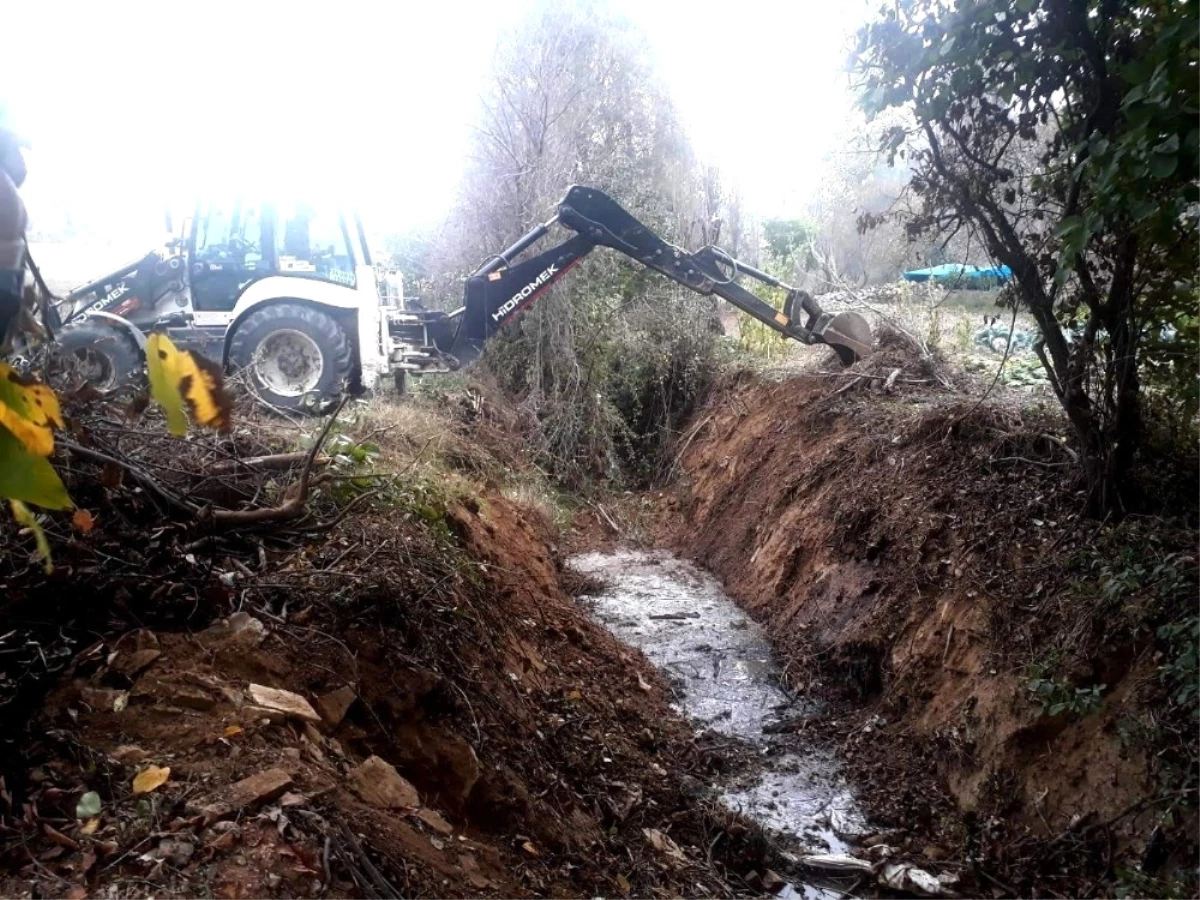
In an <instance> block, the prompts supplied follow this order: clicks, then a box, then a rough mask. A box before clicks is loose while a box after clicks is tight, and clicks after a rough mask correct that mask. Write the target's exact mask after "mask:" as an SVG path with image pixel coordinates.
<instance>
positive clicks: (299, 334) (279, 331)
mask: <svg viewBox="0 0 1200 900" xmlns="http://www.w3.org/2000/svg"><path fill="white" fill-rule="evenodd" d="M229 361H230V362H231V363H232V364H233V365H234V366H235V367H236V368H238V369H244V370H246V371H247V373H248V375H249V379H250V385H251V387H252V388H253V389H254V391H255V393H257V394H258V396H259V397H261V398H262V399H263V400H264V401H265V402H267V403H269V404H270V405H271V406H274V407H276V408H278V409H289V410H298V411H312V410H314V408H319V407H320V406H321V405H323V403H324V402H325V401H327V400H332V399H334V398H336V397H337V396H339V395H340V394H341V393H342V391H343V390H344V389H345V385H346V383H347V380H348V379H349V378H350V375H351V369H352V365H353V363H352V353H351V347H350V339H349V338H348V337H347V336H346V331H345V329H343V328H342V326H341V325H339V324H338V323H337V321H336V320H335V319H334V318H333V317H332V316H330V315H328V314H327V313H324V312H322V311H321V310H319V309H314V308H313V307H311V306H304V305H302V304H299V303H276V304H273V305H271V306H267V307H264V308H262V309H259V310H256V311H255V312H252V313H251V314H250V315H249V316H247V317H246V319H245V320H244V321H243V322H242V324H241V325H239V326H238V328H237V331H235V332H234V333H233V338H232V339H231V340H230V342H229Z"/></svg>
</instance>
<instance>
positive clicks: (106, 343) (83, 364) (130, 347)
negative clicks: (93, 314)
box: [56, 319, 144, 392]
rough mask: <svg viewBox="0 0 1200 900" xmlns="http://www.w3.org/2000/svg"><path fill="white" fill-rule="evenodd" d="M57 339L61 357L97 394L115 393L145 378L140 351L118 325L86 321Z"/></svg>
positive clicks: (60, 333)
mask: <svg viewBox="0 0 1200 900" xmlns="http://www.w3.org/2000/svg"><path fill="white" fill-rule="evenodd" d="M56 338H57V341H58V353H59V355H60V357H61V358H64V360H65V361H66V362H67V364H68V365H69V366H70V367H71V368H72V369H73V370H74V371H75V372H76V373H77V374H78V375H79V376H80V377H82V378H83V379H84V381H86V382H87V383H88V384H90V385H91V386H92V387H94V388H95V389H96V390H98V391H103V392H108V391H112V390H116V389H117V388H119V387H123V386H124V385H127V384H130V383H132V382H135V381H137V380H139V379H140V378H141V377H142V373H143V362H144V358H143V356H142V351H141V348H140V347H138V343H137V341H136V340H135V339H134V337H133V335H132V334H130V333H129V332H128V331H125V330H124V329H123V328H121V327H120V326H119V325H115V324H109V323H108V322H101V321H96V320H94V319H84V320H83V321H80V322H73V323H71V324H69V325H65V326H63V328H62V329H61V330H60V331H59V332H58V334H57V335H56Z"/></svg>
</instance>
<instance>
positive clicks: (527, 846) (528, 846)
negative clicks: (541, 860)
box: [521, 841, 541, 856]
mask: <svg viewBox="0 0 1200 900" xmlns="http://www.w3.org/2000/svg"><path fill="white" fill-rule="evenodd" d="M521 849H522V850H524V851H525V852H526V853H528V854H529V855H530V856H540V855H541V854H540V853H538V852H537V848H536V847H535V846H533V844H532V843H531V842H530V841H526V842H525V843H523V844H522V845H521Z"/></svg>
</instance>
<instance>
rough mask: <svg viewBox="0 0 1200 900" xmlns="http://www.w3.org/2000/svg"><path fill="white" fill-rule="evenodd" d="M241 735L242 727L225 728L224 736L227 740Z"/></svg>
mask: <svg viewBox="0 0 1200 900" xmlns="http://www.w3.org/2000/svg"><path fill="white" fill-rule="evenodd" d="M241 733H242V726H241V725H229V726H227V727H226V728H225V732H224V736H225V737H227V738H231V737H233V736H234V735H238V734H241Z"/></svg>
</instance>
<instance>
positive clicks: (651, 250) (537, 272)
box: [438, 186, 872, 366]
mask: <svg viewBox="0 0 1200 900" xmlns="http://www.w3.org/2000/svg"><path fill="white" fill-rule="evenodd" d="M555 224H560V225H562V226H564V227H566V228H567V229H569V230H571V231H574V232H575V234H574V236H572V237H570V238H568V239H567V240H566V241H564V242H563V243H561V244H559V245H558V246H556V247H553V248H551V249H549V250H546V251H544V252H542V253H539V254H538V255H536V256H533V257H530V258H529V259H527V260H524V261H523V262H514V261H515V260H516V258H517V257H518V256H520V255H521V254H522V253H523V252H524V251H526V250H528V249H529V248H530V247H532V246H533V245H534V244H535V243H537V242H538V241H539V240H541V239H542V238H543V237H545V236H546V234H547V233H548V232H549V231H550V229H551V227H553V226H554V225H555ZM601 246H603V247H610V248H611V249H613V250H617V251H619V252H621V253H624V254H625V255H626V256H629V257H631V258H633V259H635V260H637V261H638V262H640V263H641V264H642V265H644V266H648V267H649V268H651V269H654V270H656V271H658V272H661V273H662V274H663V275H666V276H667V277H668V278H670V279H671V280H672V281H677V282H679V283H680V284H682V285H684V286H685V287H688V288H691V289H692V290H693V291H696V292H697V293H700V294H716V295H717V296H718V297H721V298H723V299H725V300H728V301H729V302H730V303H732V304H733V305H734V306H736V307H737V308H738V309H740V310H742V311H743V312H745V313H747V314H748V315H751V316H753V317H754V318H755V319H757V320H758V321H760V322H762V323H763V324H765V325H767V326H768V327H769V328H773V329H774V330H775V331H777V332H779V333H780V334H782V335H784V336H785V337H789V338H793V339H795V340H798V341H801V342H802V343H805V344H822V343H823V344H828V345H829V346H831V347H832V348H833V349H834V350H835V351H836V352H837V355H838V357H839V359H840V360H841V362H842V364H843V365H847V366H848V365H851V364H852V363H853V362H855V361H856V360H857V359H859V358H860V357H863V356H866V355H867V354H869V353H870V352H871V340H872V339H871V329H870V326H869V325H867V322H866V320H865V319H863V317H862V316H860V315H858V314H857V313H852V312H843V313H839V314H838V315H836V316H835V315H832V314H830V313H827V312H824V311H823V310H822V309H821V307H820V306H819V305H818V304H817V302H816V301H815V300H814V299H813V298H812V297H811V296H810V295H809V294H807V293H806V292H804V291H802V290H799V289H797V288H793V287H790V286H789V285H787V284H784V283H783V282H781V281H779V279H777V278H773V277H772V276H770V275H768V274H767V273H766V272H763V271H760V270H759V269H756V268H754V267H753V266H750V265H747V264H746V263H743V262H739V261H738V260H736V259H734V258H733V257H731V256H729V255H728V254H727V253H725V252H724V251H722V250H720V249H719V248H717V247H713V246H708V247H704V248H702V249H700V250H697V251H696V252H695V253H690V252H688V251H687V250H683V249H681V248H679V247H676V246H674V245H672V244H669V243H667V242H666V241H664V240H663V239H662V238H660V237H659V236H658V235H656V234H655V233H654V232H653V231H651V230H650V229H649V228H647V227H646V226H645V225H643V224H642V223H641V222H639V221H638V220H637V219H635V218H634V217H633V216H631V215H630V214H629V213H628V212H627V211H626V210H625V209H623V208H622V207H621V205H620V204H619V203H617V202H616V201H615V200H613V199H612V198H611V197H609V196H608V195H607V194H605V193H604V192H603V191H599V190H596V189H595V188H585V187H578V186H576V187H572V188H571V189H570V190H569V191H567V195H566V197H565V198H564V199H563V201H562V203H560V204H559V207H558V212H557V213H555V215H554V216H553V217H552V218H551V219H550V220H549V221H546V222H544V223H542V224H541V225H538V226H537V227H535V228H533V229H532V230H530V231H529V232H528V233H527V234H525V235H524V236H522V237H521V238H520V240H518V241H517V242H516V243H514V244H513V245H512V246H511V247H509V248H508V249H506V250H505V251H504V252H503V253H500V254H498V255H497V256H493V257H492V258H491V259H489V260H487V261H486V262H485V263H484V264H483V265H482V266H480V267H479V268H478V269H477V270H476V271H475V272H474V273H473V274H472V275H471V276H470V278H469V279H468V280H467V288H466V303H465V305H464V306H463V308H462V309H459V310H457V311H456V312H454V313H451V315H450V322H453V323H454V325H453V327H451V328H449V329H447V333H446V336H445V339H444V340H439V341H438V345H439V348H440V349H442V350H444V351H449V352H450V353H451V355H453V356H454V357H455V358H456V359H457V360H458V361H459V362H460V363H461V364H465V363H468V362H470V361H471V360H473V359H475V358H476V357H477V356H478V355H479V353H480V352H481V351H482V349H483V345H484V343H485V342H486V341H487V339H488V337H490V336H491V335H492V334H493V333H495V332H496V331H497V330H498V329H500V328H502V327H503V326H504V325H505V324H506V323H507V322H509V321H511V320H512V319H513V318H514V317H515V316H517V315H518V314H519V313H520V312H521V310H523V309H525V308H526V307H527V306H528V305H529V304H530V303H532V302H533V301H534V300H535V299H536V298H537V297H538V295H539V294H541V293H542V292H543V291H544V290H546V288H548V287H549V286H550V285H552V284H554V282H556V281H558V280H559V279H560V278H562V277H563V276H564V275H566V274H567V272H568V271H570V269H571V267H572V266H574V265H575V264H576V263H578V262H579V261H580V260H581V259H583V257H585V256H587V255H588V254H589V253H590V252H592V250H594V249H595V248H596V247H601ZM739 275H748V276H749V277H751V278H753V279H755V280H757V281H760V282H762V283H763V284H767V285H770V286H772V287H777V288H782V289H783V290H784V291H786V292H787V294H786V298H785V300H784V306H783V311H782V312H781V311H779V310H777V309H775V307H773V306H771V305H770V304H769V303H767V302H765V301H764V300H762V299H760V298H759V297H757V296H755V295H754V294H753V293H751V292H750V291H749V290H747V289H746V288H744V287H742V286H741V285H740V284H738V283H737V280H736V279H737V277H738V276H739ZM447 324H449V323H447ZM443 343H449V344H452V347H445V346H442V344H443Z"/></svg>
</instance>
